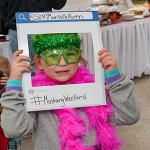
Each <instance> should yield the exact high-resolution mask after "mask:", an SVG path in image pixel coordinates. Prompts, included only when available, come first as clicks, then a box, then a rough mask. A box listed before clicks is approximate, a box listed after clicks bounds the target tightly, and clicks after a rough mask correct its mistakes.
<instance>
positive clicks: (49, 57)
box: [40, 48, 81, 66]
mask: <svg viewBox="0 0 150 150" xmlns="http://www.w3.org/2000/svg"><path fill="white" fill-rule="evenodd" d="M40 56H41V58H42V59H43V60H45V63H46V65H47V66H52V65H59V63H60V59H61V56H63V57H64V60H65V61H66V63H67V64H76V63H78V62H79V60H80V56H81V50H79V49H77V48H74V49H73V50H68V49H54V50H52V51H44V52H42V53H41V54H40Z"/></svg>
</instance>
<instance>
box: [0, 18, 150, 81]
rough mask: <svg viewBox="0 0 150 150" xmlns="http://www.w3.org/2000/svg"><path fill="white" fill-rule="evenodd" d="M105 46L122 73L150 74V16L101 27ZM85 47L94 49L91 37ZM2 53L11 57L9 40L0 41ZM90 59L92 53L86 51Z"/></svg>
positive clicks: (86, 39)
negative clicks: (114, 58)
mask: <svg viewBox="0 0 150 150" xmlns="http://www.w3.org/2000/svg"><path fill="white" fill-rule="evenodd" d="M101 32H102V40H103V46H104V47H105V48H108V49H109V50H111V51H112V53H113V54H114V55H115V56H116V58H117V62H118V67H119V69H120V71H121V73H124V74H126V75H127V76H128V77H129V78H134V77H135V76H137V77H141V75H142V74H143V73H144V74H150V18H144V19H139V20H135V21H130V22H122V23H119V24H113V25H109V26H104V27H101ZM84 40H85V41H86V42H85V44H84V46H83V47H87V48H86V49H87V50H88V49H90V50H91V49H92V45H91V42H90V41H91V37H87V36H86V37H84ZM0 55H3V56H5V57H7V58H8V59H9V60H10V58H11V55H12V53H11V51H10V50H9V43H8V42H0ZM86 55H87V58H88V57H89V58H88V60H90V59H91V57H92V55H93V54H92V53H91V54H90V51H89V52H87V53H86Z"/></svg>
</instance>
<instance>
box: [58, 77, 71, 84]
mask: <svg viewBox="0 0 150 150" xmlns="http://www.w3.org/2000/svg"><path fill="white" fill-rule="evenodd" d="M55 80H56V81H57V82H59V83H65V82H67V81H69V80H70V78H66V77H64V78H59V79H55Z"/></svg>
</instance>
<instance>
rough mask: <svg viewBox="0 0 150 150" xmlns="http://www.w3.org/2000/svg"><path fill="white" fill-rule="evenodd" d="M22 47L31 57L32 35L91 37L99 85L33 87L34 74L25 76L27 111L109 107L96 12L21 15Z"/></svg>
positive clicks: (18, 32)
mask: <svg viewBox="0 0 150 150" xmlns="http://www.w3.org/2000/svg"><path fill="white" fill-rule="evenodd" d="M16 22H17V36H18V47H19V49H23V50H24V51H23V54H22V55H25V56H29V47H28V38H27V37H28V35H29V34H50V33H91V35H92V40H93V49H94V52H93V55H94V56H93V57H94V60H93V61H94V70H95V82H93V83H83V84H67V85H57V86H39V87H32V83H31V73H24V74H23V79H22V84H23V85H22V86H23V93H24V96H25V98H26V109H27V111H40V110H51V109H61V108H70V107H71V108H76V107H86V106H98V105H105V104H106V98H105V85H104V76H103V74H104V73H103V69H102V67H101V64H100V63H98V51H99V50H100V49H101V48H102V47H103V46H102V38H101V32H100V26H99V19H98V13H97V12H96V11H67V12H20V13H16Z"/></svg>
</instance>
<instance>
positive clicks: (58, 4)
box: [49, 0, 67, 10]
mask: <svg viewBox="0 0 150 150" xmlns="http://www.w3.org/2000/svg"><path fill="white" fill-rule="evenodd" d="M49 2H50V3H51V4H52V5H51V6H52V8H54V9H57V10H58V9H61V8H63V7H64V6H65V4H66V2H67V0H49Z"/></svg>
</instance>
